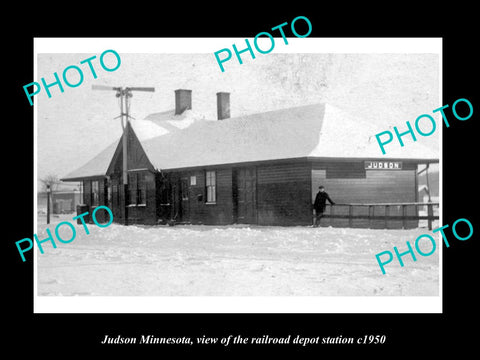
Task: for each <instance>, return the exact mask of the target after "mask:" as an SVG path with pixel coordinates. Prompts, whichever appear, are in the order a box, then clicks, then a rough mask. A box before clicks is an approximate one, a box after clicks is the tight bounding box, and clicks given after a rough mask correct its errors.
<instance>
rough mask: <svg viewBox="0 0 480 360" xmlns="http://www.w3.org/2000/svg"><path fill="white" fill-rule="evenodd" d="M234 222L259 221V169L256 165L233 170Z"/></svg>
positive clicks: (252, 222) (250, 222)
mask: <svg viewBox="0 0 480 360" xmlns="http://www.w3.org/2000/svg"><path fill="white" fill-rule="evenodd" d="M232 183H233V189H232V190H233V191H232V193H233V204H234V222H236V223H238V224H256V223H257V170H256V168H255V167H245V168H238V169H234V172H233V182H232Z"/></svg>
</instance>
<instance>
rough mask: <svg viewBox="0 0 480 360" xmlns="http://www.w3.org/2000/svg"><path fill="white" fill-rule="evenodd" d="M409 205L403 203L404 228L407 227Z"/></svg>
mask: <svg viewBox="0 0 480 360" xmlns="http://www.w3.org/2000/svg"><path fill="white" fill-rule="evenodd" d="M406 209H407V205H405V204H403V205H402V229H406V228H407V219H406V216H407V211H406Z"/></svg>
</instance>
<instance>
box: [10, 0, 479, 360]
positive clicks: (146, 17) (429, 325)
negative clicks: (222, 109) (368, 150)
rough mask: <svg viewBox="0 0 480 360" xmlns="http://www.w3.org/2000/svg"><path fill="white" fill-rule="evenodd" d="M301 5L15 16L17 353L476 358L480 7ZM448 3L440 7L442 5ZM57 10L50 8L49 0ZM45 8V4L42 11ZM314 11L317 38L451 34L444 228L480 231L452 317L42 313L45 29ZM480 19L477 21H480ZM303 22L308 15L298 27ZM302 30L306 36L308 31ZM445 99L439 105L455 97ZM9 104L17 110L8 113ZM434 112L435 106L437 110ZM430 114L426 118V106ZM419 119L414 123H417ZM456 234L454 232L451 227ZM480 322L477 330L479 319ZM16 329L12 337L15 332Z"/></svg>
mask: <svg viewBox="0 0 480 360" xmlns="http://www.w3.org/2000/svg"><path fill="white" fill-rule="evenodd" d="M309 4H310V5H305V6H303V7H301V6H297V7H296V8H295V7H294V6H293V5H291V4H289V3H285V4H283V5H282V4H281V3H276V4H275V5H268V6H266V7H265V8H264V9H263V10H260V8H259V6H258V5H259V4H257V6H253V7H252V6H247V5H246V4H245V3H222V4H221V5H219V6H216V5H214V4H202V5H201V8H194V7H192V6H191V5H189V4H186V3H185V4H180V3H178V4H173V5H174V6H171V5H169V6H171V7H165V6H166V5H165V4H164V3H147V4H143V3H140V2H135V3H130V4H126V3H123V4H122V3H118V4H113V3H111V4H108V6H107V9H102V11H101V10H100V9H99V7H98V5H97V4H90V3H88V4H87V3H85V4H81V5H80V4H77V5H78V6H77V5H73V6H72V7H70V8H69V9H70V10H68V11H67V8H56V7H54V6H53V5H51V7H47V6H45V4H41V6H40V5H36V6H31V5H29V6H27V5H25V9H22V10H19V11H18V12H15V11H12V10H10V12H11V14H10V16H6V17H7V18H8V17H11V18H12V19H11V20H12V21H11V22H4V23H3V24H2V28H4V29H3V30H4V31H3V34H4V37H5V39H6V40H5V41H6V42H5V44H6V45H7V46H5V51H4V55H3V59H2V63H3V73H4V75H7V86H4V88H3V90H2V94H3V96H2V97H3V99H5V98H7V99H8V101H6V102H4V105H3V109H4V111H3V112H2V118H3V121H2V123H3V132H2V134H3V141H2V148H3V151H2V153H3V158H2V159H3V176H2V189H3V191H2V193H3V197H2V198H3V201H2V205H3V209H4V210H3V211H2V219H3V220H4V221H3V226H2V227H3V234H4V236H3V241H2V250H3V252H2V255H3V259H4V260H6V261H4V262H3V264H4V265H3V274H4V279H6V280H7V286H6V287H2V289H5V290H4V291H3V297H4V298H5V299H6V301H4V305H3V307H4V311H5V313H6V314H5V319H6V321H5V320H4V321H2V323H3V325H4V326H3V327H4V329H5V332H4V336H3V339H5V343H4V347H5V345H6V346H7V348H8V349H4V351H5V352H7V350H9V349H11V350H15V351H16V353H15V354H18V355H19V354H25V355H26V354H30V356H37V355H46V356H48V357H51V358H57V357H66V356H72V355H79V356H80V355H88V356H97V355H110V354H111V355H113V354H122V355H123V354H127V353H129V352H131V353H132V354H134V355H140V354H142V353H146V352H152V353H153V354H154V355H156V356H159V357H160V356H163V355H164V354H165V353H167V352H168V353H174V354H178V355H179V354H181V353H195V354H197V353H203V352H207V351H208V352H216V353H220V354H221V353H223V354H224V355H230V354H233V353H237V352H249V353H255V354H258V353H272V352H281V353H282V354H285V355H287V354H289V353H296V354H298V355H300V356H301V355H302V354H306V353H312V354H316V356H318V355H323V354H326V353H332V354H342V353H344V352H345V351H351V352H353V353H354V354H355V355H357V354H358V355H362V354H363V353H366V352H368V353H370V352H372V353H373V352H377V353H379V354H381V355H382V356H383V357H384V358H386V357H390V356H395V355H397V354H398V355H402V356H405V357H409V356H414V357H418V355H420V354H422V355H433V354H436V353H441V352H444V350H447V349H452V350H455V351H461V352H460V354H464V352H465V351H468V349H469V348H473V346H474V344H475V343H474V341H475V336H474V333H475V323H474V321H473V316H474V315H475V314H476V304H477V303H478V301H477V297H476V285H477V284H478V281H477V278H476V276H477V272H476V271H475V269H476V266H475V259H476V256H477V251H476V250H477V249H478V244H477V243H478V241H479V234H480V227H479V221H478V215H477V212H476V211H474V209H475V208H476V206H475V205H476V202H477V200H478V190H477V186H476V184H477V182H478V181H477V178H478V176H477V171H478V168H479V166H478V165H479V164H478V161H477V160H476V155H477V154H478V150H477V146H475V145H476V142H477V139H476V137H477V132H476V129H477V128H478V125H477V123H478V121H479V114H480V104H479V97H478V94H479V92H478V90H477V89H476V87H475V86H474V85H476V83H477V82H478V80H479V76H478V66H479V63H478V55H477V54H476V53H475V51H477V52H478V37H475V36H474V29H475V25H478V19H474V13H475V12H477V11H476V10H474V9H473V8H472V7H469V5H466V4H462V3H460V2H455V3H454V4H452V3H448V6H445V5H439V6H438V7H436V8H432V7H431V8H428V9H422V8H419V7H418V6H417V5H415V6H413V5H409V4H407V3H405V2H402V3H398V4H388V5H386V4H385V5H384V6H383V7H376V6H371V7H370V6H367V5H366V4H365V3H364V2H363V3H356V5H355V6H354V7H352V6H351V5H350V4H347V3H341V4H339V5H338V6H337V7H336V8H333V7H332V6H326V5H325V4H322V3H320V2H310V3H309ZM438 4H440V3H438ZM49 6H50V5H49ZM37 7H38V8H40V7H41V9H37ZM300 15H302V16H306V17H308V18H309V19H310V21H311V23H312V27H313V31H312V33H311V34H310V37H442V38H443V104H450V108H449V109H447V111H446V114H447V115H450V116H449V119H451V121H450V125H451V126H450V128H448V129H447V128H445V127H444V129H443V216H444V221H443V223H444V224H450V225H451V224H452V223H453V222H454V221H455V220H457V219H458V218H467V219H469V220H470V221H471V223H472V224H473V227H474V235H473V236H472V237H471V238H470V239H469V240H468V241H463V242H462V241H457V240H451V241H450V245H451V246H450V248H448V249H447V248H445V247H444V249H443V250H444V251H443V260H444V266H443V295H444V297H443V314H203V315H202V314H34V313H33V261H32V260H33V256H31V253H32V252H30V253H29V255H27V261H26V262H25V263H22V262H21V259H20V257H19V256H18V252H17V249H16V246H15V241H17V240H19V239H22V238H24V237H31V236H32V235H33V233H34V229H33V213H34V209H33V198H34V193H33V185H32V184H33V108H32V107H30V106H29V104H28V101H27V100H26V97H25V93H24V92H23V85H25V84H28V83H30V82H32V81H34V80H35V79H34V78H33V38H34V37H241V38H252V37H254V36H255V35H256V34H257V33H259V32H261V31H267V30H268V29H270V28H271V27H273V26H276V25H279V24H281V23H283V22H285V21H287V22H289V23H290V22H291V20H293V19H294V18H295V17H296V16H300ZM475 21H477V24H476V23H475ZM298 24H299V26H300V22H299V23H298ZM298 32H299V33H303V32H302V31H301V29H300V28H299V29H298ZM458 98H467V99H468V100H470V102H471V103H472V104H473V108H474V114H473V117H472V118H470V119H469V120H467V121H463V122H462V121H457V120H456V119H454V118H453V115H451V105H452V104H453V102H454V101H455V100H457V99H458ZM443 104H439V105H443ZM5 110H6V111H5ZM432 110H433V109H432ZM419 115H420V114H419ZM406 120H411V119H406ZM446 234H447V235H448V236H449V239H454V238H453V236H452V234H451V231H450V229H447V230H446ZM472 325H473V327H472ZM5 334H6V335H5ZM105 334H110V335H112V336H115V335H117V334H121V335H122V336H140V335H141V334H146V335H147V334H153V335H155V336H158V337H163V336H165V337H176V336H180V337H181V336H189V337H192V338H195V337H197V336H198V337H200V336H202V335H204V334H205V335H206V336H209V337H218V338H221V337H223V336H228V335H230V334H232V335H238V334H241V335H242V336H244V337H246V336H262V335H264V334H269V335H270V336H278V337H285V336H287V335H289V334H300V335H303V336H310V337H316V336H320V337H324V336H337V335H342V336H343V337H360V336H364V335H370V334H372V335H386V336H387V342H386V343H385V344H383V345H370V346H368V345H363V346H360V345H348V346H347V345H343V346H341V345H328V346H327V345H317V346H314V345H310V346H308V347H299V346H294V345H289V346H288V345H283V346H280V345H277V346H273V345H270V346H267V345H236V346H228V347H224V346H223V345H220V344H217V345H208V346H205V345H204V346H197V345H194V346H181V345H168V346H161V345H148V346H146V345H109V346H104V345H100V343H99V342H100V341H101V340H102V339H103V337H104V335H105Z"/></svg>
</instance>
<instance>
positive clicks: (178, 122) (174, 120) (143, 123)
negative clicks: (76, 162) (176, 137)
mask: <svg viewBox="0 0 480 360" xmlns="http://www.w3.org/2000/svg"><path fill="white" fill-rule="evenodd" d="M204 119H205V117H204V116H203V115H201V114H198V113H196V112H193V111H192V110H186V111H184V112H183V113H182V114H180V115H175V110H169V111H164V112H161V113H155V114H151V115H148V116H147V117H146V118H145V119H144V120H132V121H130V125H131V126H132V128H133V129H134V131H135V134H136V135H137V138H138V139H139V140H140V142H143V141H146V140H148V139H152V138H157V137H159V136H162V135H165V134H169V133H172V132H175V131H178V130H181V129H185V128H187V127H188V126H190V125H192V124H193V123H195V122H196V121H200V120H204ZM120 140H121V137H120V139H119V140H117V141H115V142H114V143H113V144H111V145H109V146H108V147H107V148H105V149H104V150H103V151H102V152H100V153H99V154H98V155H97V156H95V157H94V158H93V159H92V160H90V161H88V162H87V163H86V164H85V165H83V166H82V167H80V168H78V169H76V170H74V171H72V172H71V173H69V174H67V175H65V176H64V177H63V178H62V180H71V181H75V180H77V179H81V178H85V177H96V176H105V175H106V173H107V169H108V167H109V165H110V162H111V161H112V158H113V155H114V153H115V150H116V148H117V146H118V143H119V141H120Z"/></svg>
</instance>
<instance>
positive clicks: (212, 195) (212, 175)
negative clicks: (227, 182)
mask: <svg viewBox="0 0 480 360" xmlns="http://www.w3.org/2000/svg"><path fill="white" fill-rule="evenodd" d="M205 203H206V204H216V203H217V172H216V171H215V170H206V171H205Z"/></svg>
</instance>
